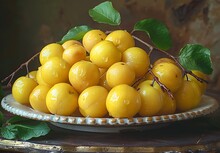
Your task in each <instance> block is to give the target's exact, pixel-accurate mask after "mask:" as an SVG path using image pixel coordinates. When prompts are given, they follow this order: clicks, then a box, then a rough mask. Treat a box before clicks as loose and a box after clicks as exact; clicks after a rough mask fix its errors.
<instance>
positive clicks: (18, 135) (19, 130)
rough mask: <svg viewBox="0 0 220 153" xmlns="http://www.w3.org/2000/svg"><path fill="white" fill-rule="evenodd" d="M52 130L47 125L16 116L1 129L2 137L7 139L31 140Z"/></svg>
mask: <svg viewBox="0 0 220 153" xmlns="http://www.w3.org/2000/svg"><path fill="white" fill-rule="evenodd" d="M49 132H50V128H49V126H48V125H47V123H45V122H42V121H35V120H31V119H27V118H22V117H19V116H14V117H12V118H10V119H9V120H8V121H6V124H5V125H4V126H3V127H2V128H1V135H2V137H4V138H6V139H20V140H29V139H31V138H33V137H40V136H44V135H46V134H48V133H49Z"/></svg>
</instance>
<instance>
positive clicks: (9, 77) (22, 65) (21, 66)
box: [1, 52, 40, 87]
mask: <svg viewBox="0 0 220 153" xmlns="http://www.w3.org/2000/svg"><path fill="white" fill-rule="evenodd" d="M39 54H40V52H38V53H37V54H35V55H34V56H32V57H31V58H30V59H29V60H27V61H26V62H24V63H22V64H21V65H20V66H19V67H18V68H17V69H16V70H15V71H13V72H12V73H11V74H10V75H9V76H7V77H6V78H4V79H3V80H1V83H4V82H5V81H7V80H8V79H9V81H8V83H7V87H8V86H11V82H12V79H13V78H14V75H15V74H16V73H17V72H18V71H19V70H20V69H22V68H23V67H24V66H25V67H26V71H27V74H29V69H28V64H29V63H30V62H31V61H32V60H33V59H34V58H36V57H37V56H38V55H39Z"/></svg>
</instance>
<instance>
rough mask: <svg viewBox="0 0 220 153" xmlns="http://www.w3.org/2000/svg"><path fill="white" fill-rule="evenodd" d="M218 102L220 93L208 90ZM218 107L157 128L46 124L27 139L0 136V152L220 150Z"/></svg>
mask: <svg viewBox="0 0 220 153" xmlns="http://www.w3.org/2000/svg"><path fill="white" fill-rule="evenodd" d="M207 95H210V96H212V97H214V98H216V99H217V101H218V102H220V95H218V93H214V92H208V93H207ZM210 118H212V119H216V120H217V119H218V121H219V123H220V109H218V110H217V111H215V112H214V113H212V114H210V115H208V116H204V117H200V118H196V119H191V120H185V121H178V122H174V123H172V124H168V125H166V126H163V127H161V128H158V129H151V130H146V131H141V132H140V131H134V132H121V133H91V132H80V131H72V130H66V129H62V128H59V127H56V126H53V125H51V124H49V126H50V127H51V129H52V130H51V132H50V133H49V134H48V135H46V136H43V137H40V138H34V139H32V140H29V141H16V140H6V139H3V138H0V152H43V153H45V152H160V153H161V152H164V153H179V152H185V153H193V152H195V153H206V152H211V153H212V152H220V125H219V128H217V127H216V125H214V124H212V123H213V122H211V120H210Z"/></svg>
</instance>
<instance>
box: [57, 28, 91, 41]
mask: <svg viewBox="0 0 220 153" xmlns="http://www.w3.org/2000/svg"><path fill="white" fill-rule="evenodd" d="M91 29H92V28H90V27H89V26H87V25H82V26H76V27H73V28H72V29H70V30H69V31H68V32H67V34H66V35H64V36H63V38H62V40H61V41H60V42H59V43H61V44H62V43H64V42H65V41H67V40H81V39H82V38H83V36H84V35H85V34H86V32H88V31H89V30H91Z"/></svg>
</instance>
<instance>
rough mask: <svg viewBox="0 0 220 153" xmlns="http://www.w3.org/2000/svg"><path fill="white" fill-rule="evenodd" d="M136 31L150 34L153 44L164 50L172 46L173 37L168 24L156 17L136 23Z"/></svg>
mask: <svg viewBox="0 0 220 153" xmlns="http://www.w3.org/2000/svg"><path fill="white" fill-rule="evenodd" d="M134 31H144V32H146V33H147V34H148V36H149V37H150V39H151V41H152V42H153V44H154V45H155V46H156V47H157V48H159V49H162V50H168V49H170V48H171V47H172V39H171V35H170V32H169V30H168V28H167V27H166V25H165V24H164V23H163V22H161V21H159V20H156V19H152V18H149V19H144V20H141V21H138V22H137V23H136V24H135V25H134Z"/></svg>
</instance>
